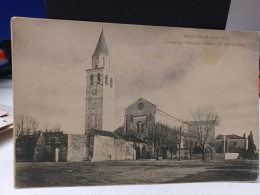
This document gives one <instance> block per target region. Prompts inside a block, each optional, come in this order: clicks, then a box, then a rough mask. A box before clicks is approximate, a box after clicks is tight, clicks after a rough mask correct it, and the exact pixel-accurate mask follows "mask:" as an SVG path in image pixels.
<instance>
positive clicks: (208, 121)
mask: <svg viewBox="0 0 260 195" xmlns="http://www.w3.org/2000/svg"><path fill="white" fill-rule="evenodd" d="M192 118H193V121H192V123H191V124H189V126H190V132H191V133H192V134H193V136H194V139H195V141H196V142H197V144H198V145H199V147H200V148H201V150H202V160H205V149H206V145H207V144H208V142H209V141H210V140H212V139H214V135H215V126H216V125H218V115H217V114H216V113H215V112H214V111H212V110H211V109H209V108H199V109H197V110H195V111H194V112H192Z"/></svg>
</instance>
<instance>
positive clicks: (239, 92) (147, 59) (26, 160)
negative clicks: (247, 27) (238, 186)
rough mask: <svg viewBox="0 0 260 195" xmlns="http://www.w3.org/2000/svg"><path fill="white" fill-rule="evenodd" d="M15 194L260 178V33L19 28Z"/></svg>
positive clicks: (16, 23) (26, 21) (49, 23)
mask: <svg viewBox="0 0 260 195" xmlns="http://www.w3.org/2000/svg"><path fill="white" fill-rule="evenodd" d="M12 50H13V79H14V81H13V88H14V130H15V170H16V173H15V183H16V184H15V185H16V187H17V188H27V187H50V186H93V185H128V184H161V183H188V182H211V181H212V182H213V181H226V182H231V181H232V182H234V181H246V182H249V181H250V182H255V181H257V180H258V172H259V171H258V162H259V140H258V137H259V126H258V120H259V118H258V109H259V107H258V62H259V33H258V32H235V31H220V30H203V29H189V28H175V27H158V26H142V25H126V24H112V23H97V22H82V21H63V20H48V19H32V18H13V19H12Z"/></svg>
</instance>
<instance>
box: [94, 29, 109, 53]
mask: <svg viewBox="0 0 260 195" xmlns="http://www.w3.org/2000/svg"><path fill="white" fill-rule="evenodd" d="M101 53H102V54H106V55H109V53H108V49H107V44H106V40H105V36H104V32H103V29H102V31H101V34H100V37H99V40H98V44H97V47H96V49H95V52H94V54H96V55H98V54H101Z"/></svg>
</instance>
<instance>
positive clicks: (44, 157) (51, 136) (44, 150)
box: [33, 132, 68, 162]
mask: <svg viewBox="0 0 260 195" xmlns="http://www.w3.org/2000/svg"><path fill="white" fill-rule="evenodd" d="M67 143H68V135H67V134H63V133H62V132H44V133H41V134H40V135H39V136H38V137H37V141H36V145H35V149H34V155H33V161H45V162H54V161H55V159H57V161H67ZM56 149H58V150H59V152H58V153H57V155H58V156H57V157H56V153H55V150H56Z"/></svg>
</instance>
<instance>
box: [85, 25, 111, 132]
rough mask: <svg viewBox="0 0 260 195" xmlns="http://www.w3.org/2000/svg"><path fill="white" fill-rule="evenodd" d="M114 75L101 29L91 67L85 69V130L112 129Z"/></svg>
mask: <svg viewBox="0 0 260 195" xmlns="http://www.w3.org/2000/svg"><path fill="white" fill-rule="evenodd" d="M114 101H115V77H114V75H113V73H112V69H111V58H110V56H109V52H108V48H107V44H106V40H105V36H104V31H103V29H102V31H101V34H100V37H99V40H98V43H97V46H96V49H95V51H94V54H93V55H92V69H89V70H87V88H86V116H85V132H86V134H87V133H88V132H89V131H90V130H91V129H96V130H105V131H114V130H115V129H114V128H115V127H114V108H115V102H114Z"/></svg>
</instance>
